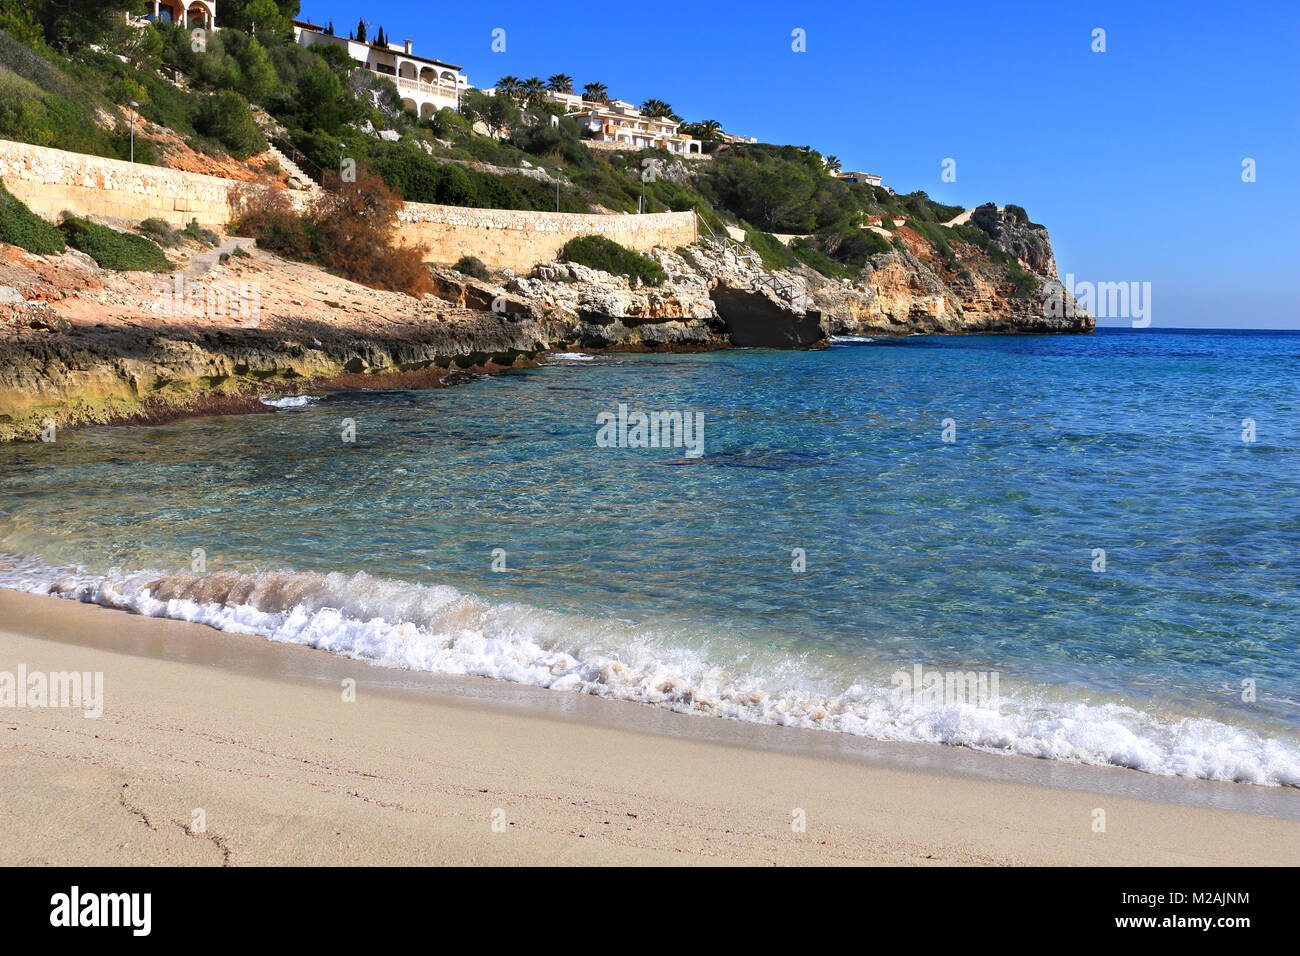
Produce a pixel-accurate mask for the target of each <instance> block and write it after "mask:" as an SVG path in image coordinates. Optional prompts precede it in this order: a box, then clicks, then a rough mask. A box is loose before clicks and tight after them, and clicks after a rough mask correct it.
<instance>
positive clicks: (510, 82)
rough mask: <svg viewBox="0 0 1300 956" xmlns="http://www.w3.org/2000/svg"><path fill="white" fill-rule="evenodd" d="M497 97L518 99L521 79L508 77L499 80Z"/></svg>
mask: <svg viewBox="0 0 1300 956" xmlns="http://www.w3.org/2000/svg"><path fill="white" fill-rule="evenodd" d="M497 95H498V96H508V97H510V98H511V99H512V100H513V99H516V98H517V97H518V95H519V77H517V76H509V75H506V76H503V77H501V79H499V80H497Z"/></svg>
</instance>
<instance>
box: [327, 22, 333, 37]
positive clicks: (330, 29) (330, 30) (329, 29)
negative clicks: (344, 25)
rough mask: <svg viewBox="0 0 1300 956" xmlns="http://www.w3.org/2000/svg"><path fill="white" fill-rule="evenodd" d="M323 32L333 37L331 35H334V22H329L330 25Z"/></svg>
mask: <svg viewBox="0 0 1300 956" xmlns="http://www.w3.org/2000/svg"><path fill="white" fill-rule="evenodd" d="M325 32H326V33H327V34H329V35H330V36H333V35H334V21H333V20H331V21H330V25H329V26H327V27H326V28H325Z"/></svg>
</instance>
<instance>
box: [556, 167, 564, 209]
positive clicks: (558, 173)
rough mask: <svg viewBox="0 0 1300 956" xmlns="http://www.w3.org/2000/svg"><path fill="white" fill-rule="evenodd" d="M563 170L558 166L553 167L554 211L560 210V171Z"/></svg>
mask: <svg viewBox="0 0 1300 956" xmlns="http://www.w3.org/2000/svg"><path fill="white" fill-rule="evenodd" d="M562 172H564V170H562V169H561V168H560V167H559V166H556V167H555V211H556V212H559V211H560V173H562Z"/></svg>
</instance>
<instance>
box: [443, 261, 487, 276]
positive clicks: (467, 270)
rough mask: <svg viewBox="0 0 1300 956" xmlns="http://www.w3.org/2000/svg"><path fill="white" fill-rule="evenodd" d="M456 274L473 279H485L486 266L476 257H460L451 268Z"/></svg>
mask: <svg viewBox="0 0 1300 956" xmlns="http://www.w3.org/2000/svg"><path fill="white" fill-rule="evenodd" d="M452 268H453V269H455V270H456V271H457V272H463V273H464V274H465V275H467V276H473V277H474V278H475V279H487V278H488V270H487V266H485V265H483V260H482V259H480V258H478V257H477V256H461V257H460V258H459V259H457V260H456V264H455V265H454V266H452Z"/></svg>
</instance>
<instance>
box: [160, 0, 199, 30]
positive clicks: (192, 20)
mask: <svg viewBox="0 0 1300 956" xmlns="http://www.w3.org/2000/svg"><path fill="white" fill-rule="evenodd" d="M144 19H146V20H166V21H167V22H168V23H175V24H178V25H179V26H183V27H203V28H204V29H205V30H215V29H216V28H217V4H216V0H149V11H148V13H146V14H145V16H144Z"/></svg>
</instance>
